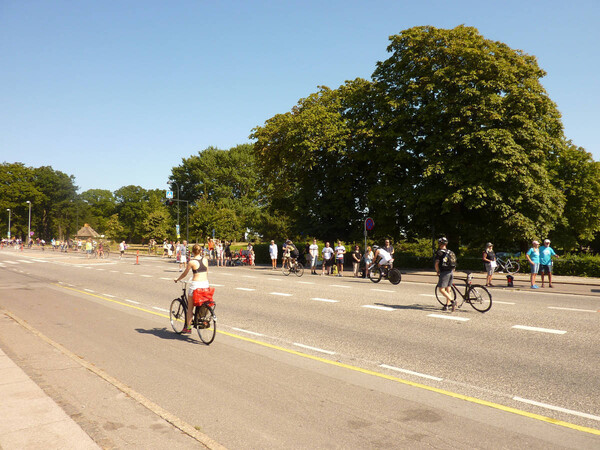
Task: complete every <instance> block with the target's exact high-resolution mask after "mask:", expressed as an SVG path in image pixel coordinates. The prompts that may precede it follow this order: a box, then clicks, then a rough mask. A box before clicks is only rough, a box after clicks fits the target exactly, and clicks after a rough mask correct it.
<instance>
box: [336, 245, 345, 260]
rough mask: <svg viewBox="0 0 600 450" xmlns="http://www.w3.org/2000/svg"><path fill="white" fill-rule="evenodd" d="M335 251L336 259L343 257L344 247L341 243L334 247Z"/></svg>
mask: <svg viewBox="0 0 600 450" xmlns="http://www.w3.org/2000/svg"><path fill="white" fill-rule="evenodd" d="M335 253H336V257H337V259H343V258H344V253H346V247H344V246H342V245H338V246H337V247H336V248H335Z"/></svg>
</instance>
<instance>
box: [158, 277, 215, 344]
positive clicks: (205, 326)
mask: <svg viewBox="0 0 600 450" xmlns="http://www.w3.org/2000/svg"><path fill="white" fill-rule="evenodd" d="M182 283H183V293H182V294H181V297H179V298H176V299H175V300H173V301H172V302H171V309H170V311H169V318H170V319H171V326H172V327H173V331H175V333H177V334H181V333H183V330H184V329H185V324H186V323H187V305H188V296H187V283H188V282H187V281H182ZM206 291H208V289H207V290H206ZM194 303H195V306H194V309H193V311H192V314H193V318H192V323H191V325H192V327H194V328H196V330H197V331H198V336H199V337H200V340H201V341H202V342H204V343H205V344H206V345H209V344H210V343H211V342H212V341H214V340H215V334H216V333H217V316H216V315H215V309H214V308H215V302H214V301H213V299H212V295H209V294H208V293H207V295H205V296H204V298H201V299H199V300H198V301H196V302H194Z"/></svg>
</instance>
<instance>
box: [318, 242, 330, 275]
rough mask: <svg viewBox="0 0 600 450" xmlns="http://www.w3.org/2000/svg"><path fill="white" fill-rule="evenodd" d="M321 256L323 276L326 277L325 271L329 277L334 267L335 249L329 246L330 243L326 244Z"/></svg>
mask: <svg viewBox="0 0 600 450" xmlns="http://www.w3.org/2000/svg"><path fill="white" fill-rule="evenodd" d="M321 255H322V257H323V264H322V265H321V267H322V269H321V275H325V270H327V275H329V271H330V270H331V266H332V265H333V249H332V248H331V247H330V246H329V242H325V247H323V250H322V251H321Z"/></svg>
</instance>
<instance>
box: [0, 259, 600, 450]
mask: <svg viewBox="0 0 600 450" xmlns="http://www.w3.org/2000/svg"><path fill="white" fill-rule="evenodd" d="M134 262H135V260H134V259H131V258H128V259H125V260H122V261H119V260H118V259H116V258H112V259H109V260H108V261H97V260H86V259H85V258H83V257H81V256H80V255H64V254H60V253H53V252H44V253H41V252H34V251H31V252H27V251H25V252H15V251H12V250H6V249H5V250H3V251H0V295H1V296H0V308H3V309H4V310H6V311H9V312H10V313H11V314H13V315H15V316H18V317H20V318H22V319H24V320H26V321H27V323H28V324H29V325H30V326H31V328H32V329H35V330H37V331H39V333H42V334H43V335H45V336H47V337H48V338H49V339H51V340H53V341H55V342H58V343H60V344H61V345H62V346H64V347H65V348H67V349H68V350H69V351H71V352H73V353H74V354H76V355H79V357H81V358H82V359H83V360H85V361H87V362H89V363H91V364H93V365H94V366H95V367H98V368H99V369H101V370H103V371H105V372H106V373H108V374H110V375H111V376H112V377H114V378H115V379H117V380H119V381H120V382H122V383H124V384H125V385H127V386H129V387H130V388H131V389H133V390H135V391H136V392H139V393H141V394H142V395H143V396H145V397H146V398H148V399H150V400H151V401H152V402H154V403H155V404H157V405H160V406H161V407H162V408H164V409H165V410H167V411H169V412H170V413H172V414H173V415H175V416H176V417H179V418H181V420H183V421H185V422H187V423H188V424H191V425H192V426H194V427H196V429H198V430H201V431H202V432H203V433H205V434H207V435H208V436H210V437H211V438H213V439H215V440H216V441H218V442H219V443H221V444H222V445H224V446H226V447H228V448H359V447H363V448H408V447H410V448H425V447H434V448H458V447H460V448H465V447H477V448H516V447H519V448H522V447H524V446H527V447H530V448H593V447H596V448H598V447H600V431H599V430H600V402H599V401H598V399H599V398H600V351H599V346H598V344H599V339H598V338H599V336H600V331H599V330H600V329H599V326H598V325H599V319H600V315H599V314H598V312H599V310H600V296H599V292H598V291H599V290H600V287H593V286H579V285H557V288H556V289H554V290H549V289H548V290H544V291H541V290H540V291H530V290H527V289H510V290H509V289H506V288H492V294H493V306H492V309H491V310H490V311H489V312H487V313H485V314H481V313H478V312H477V311H475V310H474V309H472V308H471V307H470V306H468V305H466V304H465V305H463V307H462V308H461V309H460V310H458V311H456V312H454V313H445V312H442V311H441V308H440V306H439V304H438V303H437V301H436V299H435V297H434V296H433V294H434V285H433V284H432V282H433V278H432V277H427V276H422V275H418V274H414V275H405V276H404V277H403V281H402V283H401V284H400V285H398V286H393V285H391V284H390V283H389V282H387V281H382V282H380V283H379V284H373V283H371V282H370V281H368V280H362V279H354V278H350V277H343V278H338V277H320V276H311V275H310V274H309V273H308V272H305V275H304V276H303V277H301V278H298V277H295V276H293V275H290V276H289V277H285V276H283V274H282V273H281V272H280V271H272V270H270V269H264V268H259V269H249V268H241V267H235V268H217V267H211V268H210V271H209V279H210V282H211V284H213V285H214V286H215V287H216V289H217V292H216V294H215V299H216V302H217V308H216V312H217V316H218V330H219V333H218V334H217V337H216V339H215V342H214V343H213V344H211V345H210V346H205V345H203V344H201V343H200V341H199V339H198V336H195V335H192V336H191V337H182V336H179V335H176V334H174V333H173V332H172V330H171V328H170V324H169V321H168V318H167V317H168V308H169V304H170V301H171V300H172V299H173V298H174V297H176V296H178V295H179V293H180V288H181V285H175V284H174V283H173V281H172V280H173V278H174V277H176V276H178V275H179V273H178V270H177V266H176V265H175V264H173V263H172V262H170V261H166V260H161V259H155V258H152V259H150V258H147V259H141V261H140V262H141V264H140V265H135V264H134ZM498 281H500V280H498ZM523 286H525V284H523ZM6 336H8V335H7V334H5V335H4V337H3V335H2V324H0V345H1V346H2V348H3V349H4V350H5V351H6V352H7V353H8V354H11V353H12V354H17V353H18V350H19V349H18V346H19V344H18V342H16V340H14V339H13V340H12V341H11V340H9V339H7V338H6ZM5 347H6V348H5ZM41 372H43V371H41ZM38 376H39V377H41V378H43V376H44V374H43V373H39V374H38ZM64 384H65V385H64V386H61V392H65V391H69V390H73V391H75V390H77V388H78V386H77V380H69V382H68V383H66V382H65V383H64ZM54 395H56V396H59V397H60V396H61V393H60V392H55V393H54ZM63 397H64V398H62V401H63V403H64V402H65V401H66V400H65V398H70V397H68V396H67V395H66V394H63ZM70 407H71V408H72V409H73V410H76V413H75V414H74V415H76V416H77V415H78V414H79V415H80V416H77V417H80V418H82V420H86V421H89V422H94V421H98V422H100V421H101V420H102V419H101V418H102V415H103V414H104V413H102V411H101V410H94V408H93V407H91V406H90V407H89V408H88V411H86V410H85V408H83V407H81V406H79V407H78V406H77V405H73V404H71V405H70ZM114 407H115V408H117V406H114ZM105 409H106V408H105ZM100 428H102V427H100ZM104 428H105V427H104ZM84 429H85V428H84ZM111 433H114V434H115V435H116V434H118V433H119V430H118V429H117V430H106V429H101V430H100V431H98V436H100V437H105V438H106V439H109V440H110V438H111ZM113 441H114V442H119V441H118V439H117V437H115V438H114V439H113ZM183 446H184V447H185V445H183Z"/></svg>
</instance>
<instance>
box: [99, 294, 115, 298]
mask: <svg viewBox="0 0 600 450" xmlns="http://www.w3.org/2000/svg"><path fill="white" fill-rule="evenodd" d="M102 295H104V296H105V297H110V298H115V296H114V295H110V294H102Z"/></svg>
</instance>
